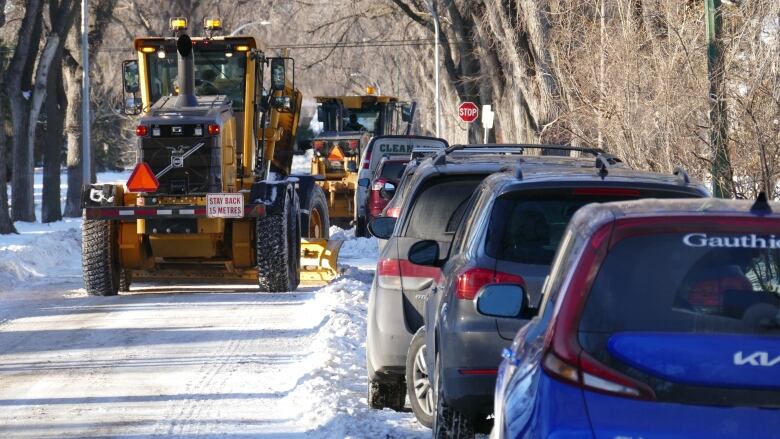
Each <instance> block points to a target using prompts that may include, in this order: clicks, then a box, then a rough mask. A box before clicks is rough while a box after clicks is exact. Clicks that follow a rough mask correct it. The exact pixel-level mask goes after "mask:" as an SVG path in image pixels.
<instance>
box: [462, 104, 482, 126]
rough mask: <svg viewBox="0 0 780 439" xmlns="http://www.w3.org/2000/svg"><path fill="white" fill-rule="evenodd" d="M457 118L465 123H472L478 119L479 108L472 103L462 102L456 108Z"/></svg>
mask: <svg viewBox="0 0 780 439" xmlns="http://www.w3.org/2000/svg"><path fill="white" fill-rule="evenodd" d="M458 117H459V118H460V120H461V121H463V122H466V123H473V122H474V121H475V120H477V117H479V108H477V104H475V103H473V102H463V103H461V104H460V105H459V106H458Z"/></svg>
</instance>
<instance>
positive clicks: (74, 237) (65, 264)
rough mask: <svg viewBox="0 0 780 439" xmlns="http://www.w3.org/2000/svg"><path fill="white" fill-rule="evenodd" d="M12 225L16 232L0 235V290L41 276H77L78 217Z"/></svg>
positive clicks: (65, 277)
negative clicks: (52, 222)
mask: <svg viewBox="0 0 780 439" xmlns="http://www.w3.org/2000/svg"><path fill="white" fill-rule="evenodd" d="M16 228H17V230H18V231H19V234H18V235H4V236H0V292H4V291H8V290H11V289H13V288H14V287H15V286H17V285H18V284H20V283H22V282H25V281H31V280H40V279H43V278H51V279H52V280H55V281H56V280H58V279H59V280H65V279H70V280H76V281H80V280H81V221H78V220H72V221H67V222H66V221H60V222H58V223H54V224H52V225H46V224H27V223H16Z"/></svg>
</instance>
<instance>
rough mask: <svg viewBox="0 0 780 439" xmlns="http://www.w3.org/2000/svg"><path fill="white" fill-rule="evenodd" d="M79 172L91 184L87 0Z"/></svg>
mask: <svg viewBox="0 0 780 439" xmlns="http://www.w3.org/2000/svg"><path fill="white" fill-rule="evenodd" d="M81 66H82V72H81V84H82V91H81V133H82V134H81V136H82V137H81V140H82V145H81V148H82V152H81V171H82V178H83V181H82V184H90V183H92V166H91V163H92V157H91V152H92V151H91V147H90V117H89V0H81Z"/></svg>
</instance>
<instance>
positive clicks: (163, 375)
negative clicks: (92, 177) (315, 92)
mask: <svg viewBox="0 0 780 439" xmlns="http://www.w3.org/2000/svg"><path fill="white" fill-rule="evenodd" d="M301 161H303V160H301ZM117 177H119V178H122V177H123V176H121V175H119V176H116V175H113V176H101V180H105V179H106V178H108V179H116V178H117ZM17 227H18V228H19V231H20V232H21V234H20V235H14V236H2V237H0V383H2V385H0V407H2V410H0V437H52V438H54V437H56V438H63V437H149V436H157V435H166V436H168V435H172V436H179V437H192V436H198V437H212V436H223V435H227V436H233V437H274V438H298V437H301V438H303V437H306V438H310V437H311V438H342V437H354V438H406V437H412V438H416V437H427V436H429V435H430V432H429V431H428V430H425V429H424V428H422V427H420V426H419V425H418V424H417V423H416V422H415V421H414V418H413V416H412V415H411V413H396V412H392V411H389V410H385V411H373V410H370V409H368V406H367V404H366V376H365V331H366V329H365V325H366V304H367V301H368V298H367V295H368V290H369V288H370V283H371V280H372V277H373V268H374V264H375V261H376V257H377V251H376V242H375V241H374V240H372V239H366V238H354V236H353V234H352V232H351V231H341V230H339V229H335V228H334V229H333V230H332V232H333V236H334V237H340V238H344V239H347V242H346V243H345V244H344V247H343V248H342V252H341V258H340V264H341V265H343V266H344V267H346V272H345V274H344V275H343V276H342V277H341V278H339V279H338V280H336V281H335V282H333V283H331V284H330V285H328V286H326V287H323V288H313V287H308V288H307V287H302V288H299V290H298V291H296V292H294V293H284V294H260V293H256V292H254V291H253V288H252V287H251V286H249V285H185V284H166V285H153V284H140V285H133V289H132V290H133V291H132V292H131V293H129V294H125V295H121V296H118V297H109V298H96V297H88V296H86V295H85V293H84V290H83V284H82V279H81V267H80V239H81V238H80V230H79V228H80V221H79V220H71V221H64V222H60V223H55V224H52V225H41V224H20V223H17Z"/></svg>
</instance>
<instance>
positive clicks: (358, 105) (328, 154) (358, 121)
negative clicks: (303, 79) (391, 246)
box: [311, 87, 415, 234]
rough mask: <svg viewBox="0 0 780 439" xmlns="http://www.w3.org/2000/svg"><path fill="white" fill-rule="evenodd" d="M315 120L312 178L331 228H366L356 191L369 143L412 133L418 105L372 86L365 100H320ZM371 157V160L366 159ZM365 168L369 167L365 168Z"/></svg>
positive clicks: (345, 97) (349, 98)
mask: <svg viewBox="0 0 780 439" xmlns="http://www.w3.org/2000/svg"><path fill="white" fill-rule="evenodd" d="M315 99H316V101H317V105H318V107H317V118H318V120H319V122H320V123H321V124H322V127H323V130H322V132H321V133H319V134H318V135H317V136H315V137H314V138H313V139H312V142H311V145H312V149H313V150H314V156H313V158H312V163H311V174H312V175H315V176H320V177H321V178H322V180H318V181H317V184H318V185H319V186H320V187H321V188H322V190H323V192H324V193H325V194H326V198H327V205H328V211H329V212H330V223H332V224H335V225H338V226H339V227H342V228H346V227H349V226H351V225H353V224H354V225H355V226H356V227H357V232H358V234H360V231H361V230H364V229H365V224H363V223H361V220H362V219H363V218H364V217H365V212H362V211H361V209H363V208H364V206H363V201H364V200H363V199H364V197H361V195H364V194H361V192H360V190H359V189H360V188H359V187H358V179H359V178H358V173H359V172H360V167H361V163H360V161H361V160H364V161H365V159H366V158H369V159H370V147H369V144H370V141H371V139H372V138H374V137H378V136H385V135H399V134H409V130H410V129H411V123H412V118H413V115H414V109H415V104H413V103H412V104H409V103H405V102H400V101H399V99H398V98H396V97H393V96H385V95H382V94H380V93H378V90H377V89H376V88H374V87H368V88H367V90H366V94H365V95H347V96H317V97H316V98H315ZM367 155H368V157H366V156H367ZM363 166H366V165H365V164H364V165H363Z"/></svg>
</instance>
